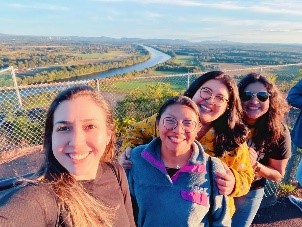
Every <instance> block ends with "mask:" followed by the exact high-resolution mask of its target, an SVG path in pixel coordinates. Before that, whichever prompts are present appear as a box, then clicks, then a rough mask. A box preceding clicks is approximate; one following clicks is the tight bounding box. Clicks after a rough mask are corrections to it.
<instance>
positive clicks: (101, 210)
mask: <svg viewBox="0 0 302 227" xmlns="http://www.w3.org/2000/svg"><path fill="white" fill-rule="evenodd" d="M82 96H84V97H89V98H91V99H92V100H93V101H94V102H95V103H96V104H97V105H98V106H99V107H100V108H101V109H102V110H103V111H104V113H105V116H106V127H107V130H109V131H111V132H112V133H111V140H110V142H109V144H108V145H107V147H106V150H105V151H104V154H103V156H102V158H101V161H103V162H106V161H111V160H112V158H113V157H114V154H115V152H114V148H115V141H116V139H115V134H114V122H113V118H112V114H111V110H110V108H109V106H108V104H107V102H106V101H105V100H104V98H103V97H102V96H101V95H100V94H99V93H98V92H96V91H94V90H93V89H92V88H91V87H89V86H76V87H71V88H68V89H66V90H64V91H62V92H61V93H60V94H59V95H58V96H57V97H56V98H55V99H54V100H53V102H52V103H51V105H50V107H49V109H48V112H47V116H46V122H45V133H44V143H43V147H44V151H45V161H44V163H43V164H42V166H41V168H40V170H39V171H38V174H37V175H38V176H40V177H39V178H38V179H39V180H40V181H41V182H43V183H45V184H46V185H47V186H48V187H49V188H51V189H52V190H53V192H54V194H55V195H56V198H57V203H58V206H59V212H60V214H61V215H60V223H61V222H64V223H72V225H73V226H112V218H113V215H114V212H115V208H110V207H108V206H107V205H105V204H104V203H103V202H102V201H99V200H97V199H96V198H94V197H93V196H92V195H90V194H89V193H87V192H86V190H85V189H84V187H83V186H82V184H81V183H80V182H78V181H77V180H76V179H75V178H74V177H73V176H72V175H71V174H69V172H68V171H67V170H66V169H65V168H64V167H63V166H62V165H61V164H60V163H59V162H58V160H57V159H56V158H55V156H54V155H53V150H52V132H53V126H54V125H53V124H54V122H53V118H54V112H55V111H56V109H57V108H58V106H59V105H60V104H61V103H62V102H64V101H66V100H71V99H73V98H77V97H82ZM104 130H106V129H104ZM66 211H67V212H66ZM64 215H65V216H64Z"/></svg>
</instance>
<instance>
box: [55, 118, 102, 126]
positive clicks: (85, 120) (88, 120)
mask: <svg viewBox="0 0 302 227" xmlns="http://www.w3.org/2000/svg"><path fill="white" fill-rule="evenodd" d="M90 121H97V120H96V119H84V120H82V122H90ZM72 123H73V122H72V121H57V122H55V123H54V125H56V124H72Z"/></svg>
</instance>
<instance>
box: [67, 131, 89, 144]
mask: <svg viewBox="0 0 302 227" xmlns="http://www.w3.org/2000/svg"><path fill="white" fill-rule="evenodd" d="M85 142H86V137H85V132H84V130H83V129H82V128H79V127H77V128H74V130H73V133H71V135H70V138H69V145H70V146H73V147H80V146H81V145H83V144H85Z"/></svg>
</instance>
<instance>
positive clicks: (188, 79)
mask: <svg viewBox="0 0 302 227" xmlns="http://www.w3.org/2000/svg"><path fill="white" fill-rule="evenodd" d="M189 86H190V73H188V76H187V88H189Z"/></svg>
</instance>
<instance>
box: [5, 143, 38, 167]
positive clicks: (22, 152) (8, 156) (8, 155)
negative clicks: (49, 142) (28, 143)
mask: <svg viewBox="0 0 302 227" xmlns="http://www.w3.org/2000/svg"><path fill="white" fill-rule="evenodd" d="M41 151H42V145H38V146H33V147H28V148H21V149H16V150H11V151H9V152H1V153H0V164H4V163H7V162H10V161H12V160H14V159H17V158H19V157H22V156H26V155H29V154H32V153H34V152H41Z"/></svg>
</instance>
